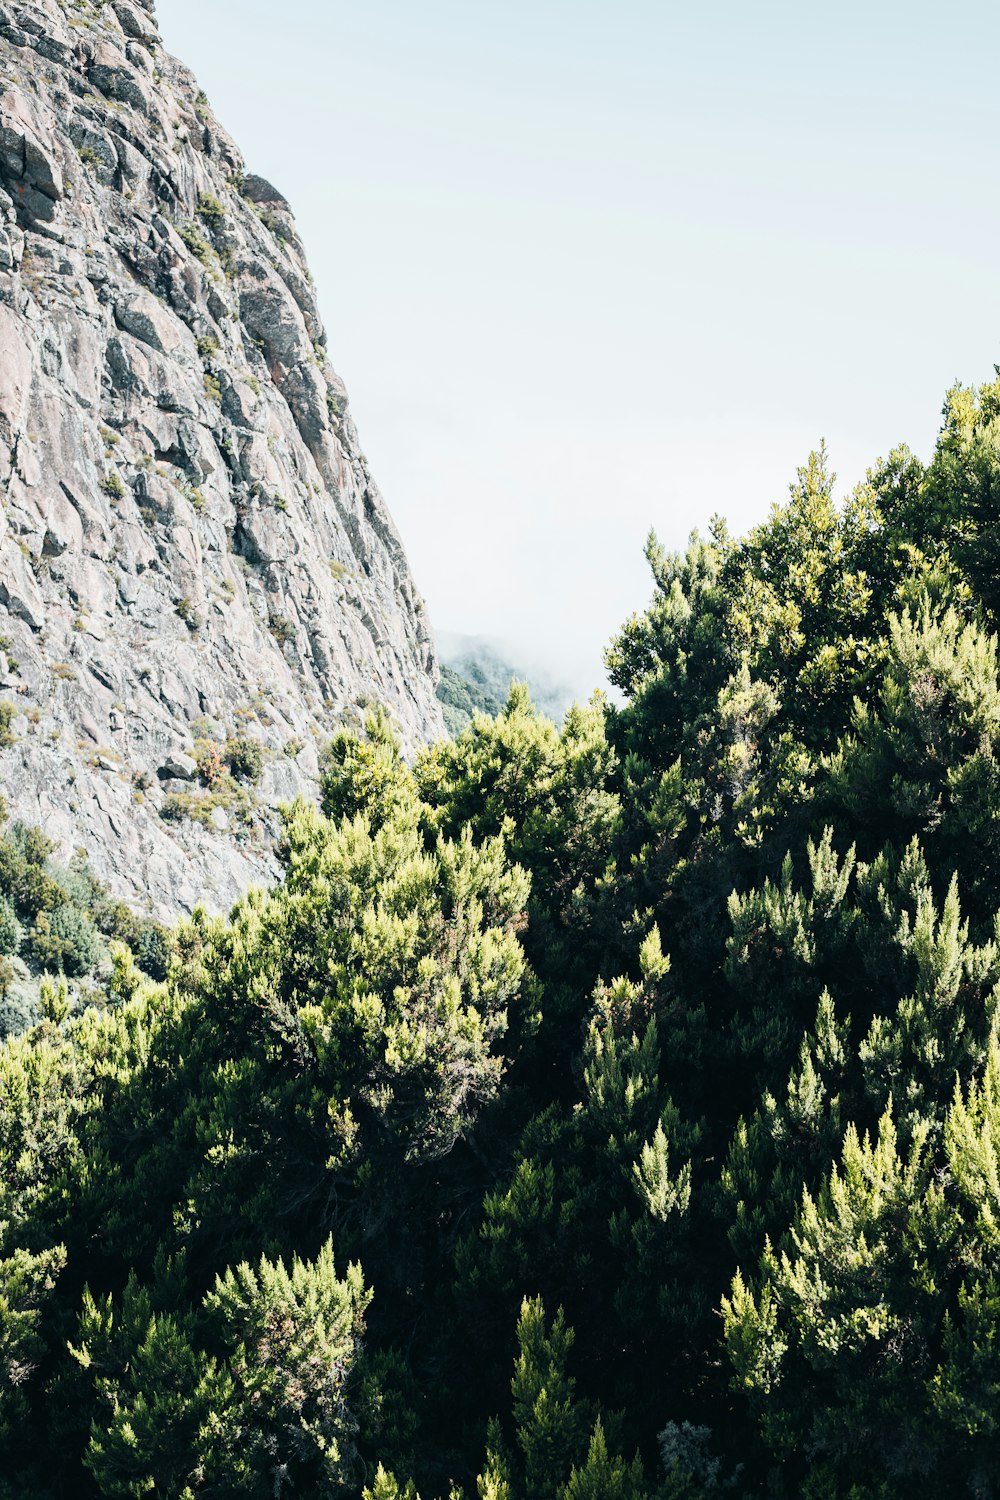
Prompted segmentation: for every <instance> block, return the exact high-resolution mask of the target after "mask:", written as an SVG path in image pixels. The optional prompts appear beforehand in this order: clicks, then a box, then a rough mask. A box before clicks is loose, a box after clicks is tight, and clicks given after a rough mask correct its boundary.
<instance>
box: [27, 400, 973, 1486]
mask: <svg viewBox="0 0 1000 1500" xmlns="http://www.w3.org/2000/svg"><path fill="white" fill-rule="evenodd" d="M832 485H833V480H832V476H831V475H830V473H829V472H828V469H827V466H826V460H825V456H824V454H823V453H822V452H820V453H817V454H813V455H812V456H811V457H810V458H809V460H808V462H807V463H806V465H805V466H804V467H803V468H802V469H801V470H800V471H799V474H798V476H797V479H796V481H795V483H794V484H793V485H792V487H791V493H790V496H789V498H788V500H787V501H786V502H785V503H784V504H783V505H780V506H777V507H776V508H775V509H774V511H773V513H772V515H771V516H770V518H769V519H768V520H767V521H766V522H765V523H764V524H762V525H761V526H759V527H757V528H755V529H754V530H753V531H751V532H750V533H749V535H747V536H746V537H744V538H742V539H736V538H734V537H731V536H730V535H729V533H728V532H727V530H726V528H725V526H724V525H723V524H722V523H721V522H716V523H713V526H712V528H711V531H710V533H709V535H708V536H706V537H695V538H694V539H692V541H691V544H690V546H689V548H688V550H687V552H686V553H685V554H684V555H682V556H668V555H666V554H665V553H664V552H663V551H662V550H661V548H660V547H659V546H658V545H657V543H656V541H655V540H654V539H651V540H650V543H649V547H648V557H649V563H650V567H651V570H652V574H653V579H654V585H655V587H654V594H653V599H652V602H651V604H650V605H649V607H648V609H647V610H646V611H645V612H644V613H642V614H638V615H636V616H634V617H633V618H632V619H630V620H629V621H628V622H627V623H626V624H625V625H624V627H623V629H622V631H621V633H620V635H619V636H618V638H617V639H616V640H615V641H614V642H613V643H612V645H611V647H610V648H609V652H608V663H609V669H610V673H611V678H612V681H613V682H614V684H615V686H616V687H617V688H618V689H619V690H620V692H621V694H622V703H621V705H620V706H611V705H609V704H606V703H605V702H604V701H603V700H601V699H600V698H597V699H595V700H594V701H593V702H592V703H591V704H590V705H589V706H588V707H585V708H574V709H572V710H570V712H569V713H568V714H567V715H566V717H565V721H564V723H563V725H562V728H561V729H560V730H557V729H556V728H555V727H554V726H553V724H552V723H551V722H549V721H548V720H546V719H545V718H544V717H542V716H540V715H539V714H538V713H536V711H535V710H534V708H533V707H532V704H531V702H530V700H529V698H528V695H527V691H526V690H525V689H522V688H519V687H517V686H515V687H514V688H512V690H511V693H510V697H509V699H508V701H507V703H506V705H505V707H504V708H503V710H502V712H500V713H499V714H498V715H497V716H496V717H495V718H493V719H490V718H487V717H485V716H483V715H477V716H476V717H475V718H474V719H473V722H472V724H471V725H470V726H469V727H468V728H467V729H465V730H464V731H463V732H462V733H461V734H460V735H459V736H458V737H457V738H456V739H454V740H452V741H450V742H442V743H439V744H438V745H436V746H435V747H433V748H432V749H430V750H427V751H426V752H424V753H423V754H422V755H421V756H420V757H419V758H418V759H417V761H416V763H415V764H414V765H413V766H412V767H410V766H408V765H407V764H406V763H405V762H404V761H403V759H402V758H401V757H400V754H399V751H398V748H397V745H396V742H395V740H394V738H393V735H392V732H391V729H390V727H389V725H388V723H387V722H386V720H385V719H384V718H382V717H381V716H379V715H378V714H372V715H371V716H370V717H369V720H368V726H367V732H366V734H365V735H363V736H361V737H354V736H351V735H348V734H346V733H345V734H342V735H341V736H339V737H338V738H337V739H336V740H335V741H334V742H333V744H332V745H331V746H330V748H329V751H328V753H327V756H326V760H325V766H324V772H323V783H322V785H323V793H322V806H321V807H320V808H316V807H313V806H310V805H306V804H305V803H303V802H300V803H297V804H296V805H295V806H294V807H293V808H291V809H290V810H289V812H288V814H287V818H286V835H285V843H284V848H283V862H284V869H285V876H284V881H283V883H282V884H281V885H280V886H279V887H278V888H276V889H274V890H272V891H270V892H268V893H266V894H262V893H252V894H251V895H249V896H247V897H246V898H245V899H244V900H243V901H241V902H240V903H239V904H238V905H237V906H236V908H235V909H234V911H233V913H232V915H231V917H230V919H229V920H227V921H221V920H214V919H208V918H206V917H203V916H201V915H196V916H195V917H194V919H192V920H190V921H187V922H185V923H184V924H182V926H181V927H180V928H179V929H178V931H177V932H176V934H174V935H173V936H172V938H171V940H170V943H169V944H165V945H164V948H165V952H166V960H165V961H166V962H167V964H168V967H167V969H166V972H165V976H164V977H161V978H159V979H158V980H157V979H155V978H150V977H149V972H147V973H143V972H142V971H141V968H140V965H139V963H138V962H137V955H135V954H133V951H132V949H131V948H130V947H129V946H128V939H129V934H127V933H125V934H124V935H123V938H118V939H113V940H112V941H111V944H110V950H109V951H110V957H109V960H108V961H109V963H110V964H111V965H112V971H111V973H110V976H109V977H108V978H107V980H106V981H105V982H104V984H103V1006H96V1005H89V1006H86V1008H84V1007H83V1005H82V1004H77V1005H76V1006H75V1007H74V1006H73V1005H72V1004H71V997H70V995H69V993H68V991H67V990H66V988H65V986H64V985H62V986H61V985H60V984H59V983H57V982H55V981H53V982H51V983H48V984H47V985H46V986H45V988H44V991H43V994H42V1006H43V1010H44V1014H43V1017H42V1019H41V1020H40V1022H39V1023H38V1024H37V1025H35V1026H34V1027H33V1029H31V1030H29V1031H26V1032H25V1033H24V1034H23V1035H21V1036H19V1037H14V1038H12V1039H10V1040H9V1041H8V1042H7V1044H6V1046H5V1048H4V1049H3V1050H2V1051H0V1161H2V1174H0V1226H2V1229H0V1378H2V1382H3V1383H2V1386H0V1391H2V1394H0V1445H2V1451H3V1455H4V1462H3V1464H2V1465H0V1473H2V1478H0V1495H3V1496H4V1497H7V1500H14V1497H17V1500H25V1497H28V1500H47V1497H57V1496H59V1497H62V1496H73V1497H89V1496H108V1497H143V1496H156V1497H157V1500H160V1497H164V1500H165V1497H177V1500H181V1497H183V1500H195V1497H197V1500H202V1497H221V1496H241V1497H260V1500H265V1497H273V1496H282V1497H292V1496H302V1497H325V1496H329V1497H334V1496H359V1497H360V1496H361V1495H364V1496H365V1497H366V1500H417V1497H418V1496H422V1497H423V1500H435V1497H440V1500H448V1497H451V1500H455V1497H457V1496H458V1495H461V1496H464V1497H465V1500H474V1497H479V1500H644V1497H648V1500H702V1497H709V1496H716V1495H722V1494H731V1495H734V1496H743V1497H759V1500H765V1497H773V1500H781V1497H786V1500H792V1497H799V1496H804V1497H808V1500H893V1497H897V1496H899V1497H903V1496H906V1497H911V1496H914V1495H928V1496H930V1495H934V1496H943V1497H965V1496H989V1495H993V1494H996V1493H997V1492H998V1488H1000V1433H998V1424H1000V1402H998V1398H1000V1339H998V1336H997V1320H998V1316H1000V1041H998V1025H1000V1008H998V1000H1000V862H998V854H1000V675H998V674H1000V668H998V660H997V639H996V633H995V632H996V630H997V618H998V611H1000V513H998V503H1000V380H998V381H997V382H996V383H994V384H991V385H988V386H986V387H984V388H983V389H981V390H978V391H977V390H969V389H963V388H959V389H955V390H953V391H952V392H951V393H950V394H949V396H948V398H947V402H946V405H945V411H944V422H943V427H942V431H941V435H940V439H939V442H938V444H937V448H936V451H935V453H934V456H933V458H932V459H931V461H930V463H929V464H928V465H927V466H925V465H923V464H922V463H921V462H919V461H918V460H917V459H916V458H915V457H914V456H913V455H911V454H910V453H909V452H907V451H906V450H903V449H901V450H898V451H896V452H894V453H892V454H891V455H890V456H889V458H888V459H887V460H885V461H884V462H880V463H879V464H878V465H877V466H876V467H875V468H873V469H872V471H871V472H870V474H869V475H868V478H867V480H866V481H865V483H864V484H862V485H861V486H860V487H859V489H858V490H857V491H856V492H855V494H854V495H853V496H851V498H850V499H849V500H848V501H847V503H846V504H845V505H843V506H842V507H838V506H836V505H835V504H834V502H833V499H832ZM123 939H124V940H123Z"/></svg>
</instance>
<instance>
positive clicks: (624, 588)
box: [158, 0, 1000, 688]
mask: <svg viewBox="0 0 1000 1500" xmlns="http://www.w3.org/2000/svg"><path fill="white" fill-rule="evenodd" d="M158 11H159V17H160V22H161V26H162V30H163V33H164V37H165V40H166V42H167V45H168V46H169V47H170V48H171V50H173V51H174V52H176V53H178V55H180V56H181V57H183V58H184V60H185V61H186V62H187V63H189V64H190V66H192V67H193V68H194V70H195V72H196V73H197V74H198V76H199V79H200V81H201V84H202V86H203V87H204V88H205V90H206V92H207V93H208V95H209V98H210V99H211V101H212V104H213V107H214V108H215V110H216V113H217V114H218V116H219V118H220V120H221V121H222V122H223V124H224V125H226V127H227V128H228V129H229V130H230V131H231V132H232V134H233V135H234V136H235V137H236V139H237V141H238V142H239V145H240V147H241V149H242V150H243V152H244V154H245V157H246V161H247V166H248V169H249V170H251V171H254V172H258V173H260V174H262V175H263V176H265V177H267V178H269V179H270V180H271V181H273V182H274V183H275V184H276V186H277V187H279V188H280V190H281V191H282V192H283V193H284V194H285V195H286V196H287V197H288V199H289V200H290V202H291V204H292V207H293V209H294V210H295V213H296V217H297V219H298V223H299V228H300V231H301V233H302V236H303V239H304V241H305V244H306V249H307V251H308V254H309V258H310V263H311V266H312V269H313V272H314V274H315V277H316V281H317V284H318V288H319V293H320V304H321V307H322V310H323V315H324V318H325V321H326V325H327V330H328V334H329V341H330V351H331V356H332V359H333V363H334V365H335V367H336V368H337V370H338V371H339V373H340V374H341V375H342V376H343V377H344V379H345V381H346V382H347V386H348V389H349V391H350V393H351V401H352V407H353V411H354V415H355V418H356V421H357V423H358V427H359V430H360V433H361V439H362V443H363V445H364V448H365V452H366V453H367V455H368V457H369V459H370V461H371V463H372V466H373V468H374V471H375V474H376V477H377V479H378V481H379V483H380V485H381V488H382V489H383V491H384V493H385V496H386V499H387V501H388V503H389V507H390V509H391V511H392V513H393V515H394V517H395V519H396V522H397V524H398V525H399V527H400V530H401V531H402V534H403V538H404V541H405V543H406V546H407V550H408V552H409V555H410V559H411V562H412V564H413V568H414V572H415V574H416V577H417V582H418V585H419V586H420V588H421V589H422V591H423V593H424V595H425V597H426V599H427V602H428V606H429V609H430V613H431V618H432V620H433V621H434V622H435V624H436V625H437V626H438V628H439V629H440V630H442V631H446V630H451V631H462V632H466V633H472V634H486V635H491V636H496V637H500V638H503V639H506V640H507V641H509V642H510V643H512V645H513V646H514V648H515V649H517V650H518V651H519V652H520V653H521V654H522V658H523V659H524V660H525V661H526V662H528V663H529V664H530V663H531V662H532V661H534V660H535V659H538V660H541V661H543V662H546V663H548V664H549V665H550V666H551V667H552V668H553V670H555V671H556V672H557V673H559V672H560V671H561V672H562V674H563V675H564V676H566V677H568V678H570V679H571V680H572V681H573V683H574V684H575V685H578V686H580V687H582V688H586V687H589V686H590V685H591V684H595V683H596V682H598V681H599V680H600V678H601V675H602V673H601V665H600V657H601V651H602V648H603V646H604V645H605V644H606V642H607V640H608V638H609V637H610V635H611V634H612V632H613V631H614V630H615V628H616V626H617V625H618V624H620V623H621V621H622V620H623V619H624V618H625V616H626V615H628V614H629V613H630V612H631V611H632V610H634V609H638V608H641V607H642V606H643V605H644V604H645V602H646V600H647V598H648V594H649V586H648V579H647V574H646V569H645V562H644V560H643V557H642V544H643V540H644V538H645V535H646V532H647V531H648V529H649V527H650V526H651V525H652V526H654V527H655V528H656V530H657V532H658V533H659V535H660V537H661V538H662V539H663V540H664V541H666V542H667V543H669V544H670V545H672V546H680V545H682V544H683V542H684V540H685V538H686V536H687V534H688V532H689V531H690V530H691V528H692V527H694V526H700V527H704V526H705V524H706V523H707V521H708V519H709V517H710V516H711V515H712V513H713V512H715V511H722V512H724V513H725V514H726V515H728V516H729V518H730V520H731V521H732V522H733V523H734V525H735V526H736V527H738V528H740V529H742V528H744V527H745V526H747V525H748V524H750V523H752V522H753V521H755V520H756V519H758V518H760V517H761V516H763V515H764V514H765V513H766V510H767V508H768V506H769V505H770V503H771V502H772V501H773V500H774V499H777V498H781V497H783V496H784V494H785V493H786V489H787V485H788V483H789V481H790V479H791V478H792V477H793V474H794V470H795V467H796V466H797V465H798V464H799V463H801V462H802V461H803V460H804V458H805V456H806V454H807V452H808V451H809V449H810V448H811V447H814V446H815V445H816V444H817V443H818V442H819V440H820V438H822V437H824V436H825V438H826V440H827V443H828V445H829V448H830V450H831V453H832V457H833V461H834V466H835V468H836V469H837V471H838V473H839V474H840V477H841V484H840V486H839V488H840V489H841V490H842V491H843V490H845V489H847V488H849V487H850V486H851V485H853V484H854V483H855V482H856V481H857V480H858V479H859V478H860V477H862V475H863V473H864V470H865V468H866V467H867V466H868V464H869V463H870V462H871V461H872V460H873V459H874V458H875V457H876V456H877V455H878V454H880V453H882V452H885V451H886V450H887V449H889V448H890V447H892V446H894V445H895V444H896V443H898V442H901V441H906V442H908V443H909V444H910V445H911V447H913V448H915V449H916V450H917V452H918V453H920V454H922V455H926V454H927V453H928V452H929V450H930V448H931V445H932V443H933V440H934V435H935V433H936V430H937V426H938V418H939V413H940V406H941V400H942V397H943V394H944V391H945V389H946V387H947V386H948V385H949V384H950V383H951V382H952V381H953V380H954V379H955V378H961V379H963V380H969V381H972V380H983V379H986V378H987V377H988V376H990V375H991V374H992V370H993V363H994V361H995V360H1000V339H998V323H1000V319H998V312H1000V251H998V244H1000V236H998V229H1000V181H998V179H1000V166H998V161H997V155H998V153H997V145H998V140H997V137H998V128H997V127H998V100H1000V88H998V84H997V74H998V43H1000V12H998V11H997V10H996V8H995V6H994V5H988V4H985V3H984V4H962V3H956V4H952V5H951V6H949V7H944V6H942V5H940V4H938V5H935V6H933V7H932V6H929V5H920V4H919V3H918V4H909V5H906V6H904V5H899V4H896V5H888V4H883V3H879V0H869V3H867V4H854V3H844V0H838V3H837V4H836V5H832V4H828V5H822V6H821V5H818V4H817V5H803V4H802V3H801V0H797V3H794V4H793V3H788V4H767V3H757V4H754V5H752V6H751V5H747V4H746V3H745V0H743V3H734V0H716V3H715V4H713V5H710V6H709V5H692V4H691V3H690V0H686V3H685V4H683V5H681V4H676V3H672V0H661V3H658V4H654V3H650V0H616V3H614V4H612V3H610V0H607V3H605V0H602V3H595V0H530V3H528V0H503V3H497V0H492V3H490V4H485V3H482V0H421V3H419V4H417V3H415V0H354V3H347V0H282V3H278V0H158Z"/></svg>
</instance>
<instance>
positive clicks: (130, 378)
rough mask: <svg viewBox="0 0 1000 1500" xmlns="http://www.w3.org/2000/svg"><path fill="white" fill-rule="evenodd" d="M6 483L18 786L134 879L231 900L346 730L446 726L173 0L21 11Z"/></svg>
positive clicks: (370, 494) (77, 844)
mask: <svg viewBox="0 0 1000 1500" xmlns="http://www.w3.org/2000/svg"><path fill="white" fill-rule="evenodd" d="M0 488H2V501H3V503H2V508H0V636H2V641H0V682H2V692H3V696H4V697H5V698H6V699H7V700H8V701H10V702H11V703H12V704H13V705H14V707H15V709H16V710H17V713H16V715H15V717H14V719H13V723H12V728H13V733H14V743H13V744H12V745H10V746H9V747H8V748H6V749H4V750H3V751H2V753H0V785H2V789H3V792H4V795H5V797H6V798H7V802H8V805H9V809H10V813H11V816H13V817H19V818H22V819H25V820H27V821H30V822H32V823H37V824H39V825H41V827H42V828H43V829H45V831H46V832H47V833H49V834H50V835H51V836H52V837H54V838H55V839H56V840H57V842H58V844H59V845H60V847H61V848H62V850H63V852H64V853H67V854H68V853H70V852H71V851H72V850H74V849H76V848H83V849H84V850H86V852H87V854H88V856H89V857H90V859H91V861H92V864H93V866H94V868H95V870H96V872H97V873H98V875H99V876H100V877H101V878H103V879H104V880H105V881H106V882H107V884H108V885H109V886H110V887H111V889H112V890H113V891H114V892H115V893H116V894H118V895H120V896H122V897H125V898H126V899H129V900H131V901H133V902H134V903H136V904H137V905H140V906H144V907H148V908H149V909H151V910H153V911H155V912H157V913H158V914H160V915H161V916H167V917H169V916H172V915H175V914H176V913H177V912H178V911H179V910H186V909H191V908H193V907H194V906H195V905H196V904H204V905H206V906H208V907H209V908H214V909H225V908H226V907H227V906H228V905H229V904H230V903H231V901H232V900H233V899H235V897H236V896H237V895H238V894H239V893H240V892H241V891H242V890H244V889H245V888H247V886H249V885H250V884H253V883H259V882H262V881H268V880H271V879H273V878H274V876H275V873H276V864H275V858H274V853H273V849H274V843H275V839H276V837H277V836H278V833H279V830H280V819H279V816H278V814H277V811H276V809H277V807H278V805H279V804H280V803H282V802H284V801H287V800H289V799H290V798H292V797H294V796H295V795H297V794H299V793H304V794H307V795H311V794H313V793H314V792H315V786H316V776H317V770H318V754H319V749H320V747H321V746H322V743H323V742H324V740H325V739H326V738H327V737H328V736H329V735H330V734H331V733H332V732H333V731H334V730H335V728H336V727H337V726H338V725H339V724H342V723H345V722H347V723H356V722H358V721H359V720H360V718H361V716H362V714H363V712H364V708H365V705H366V704H368V703H370V702H379V703H382V704H384V705H385V706H386V708H387V709H388V710H389V712H390V714H391V716H392V717H393V719H394V720H395V722H396V724H397V726H398V728H399V732H400V735H401V738H402V740H403V743H404V746H405V747H406V749H407V750H408V751H411V752H412V751H413V750H414V749H415V748H416V747H417V746H418V745H419V744H420V743H422V742H425V741H427V740H430V739H433V738H434V737H436V736H437V735H438V734H440V733H441V728H442V726H441V720H440V716H439V715H440V709H439V705H438V703H437V701H436V699H435V696H434V688H435V683H436V680H437V673H438V669H437V662H436V656H435V648H434V642H433V638H432V635H431V631H430V627H429V624H428V620H427V616H426V612H425V609H424V605H423V602H422V600H421V598H420V596H419V594H418V592H417V590H416V587H415V585H414V582H413V579H412V577H411V574H410V570H409V567H408V564H407V560H406V555H405V552H404V550H403V546H402V543H401V541H400V538H399V536H398V534H397V532H396V529H395V527H394V525H393V523H392V520H391V518H390V516H389V513H388V510H387V509H386V506H385V503H384V501H383V499H382V497H381V495H380V494H379V491H378V489H377V487H376V485H375V482H374V480H373V478H372V476H371V473H370V472H369V469H368V465H367V463H366V461H365V458H364V455H363V453H362V451H361V448H360V446H359V442H358V436H357V432H356V430H355V427H354V423H353V421H352V419H351V415H350V409H349V406H348V402H347V394H346V391H345V388H344V385H343V382H342V381H341V380H340V379H339V377H338V376H337V375H336V374H335V373H334V371H333V370H332V368H331V366H330V363H329V361H328V358H327V354H326V336H325V333H324V330H323V326H322V323H321V320H320V317H319V312H318V310H317V306H316V301H315V297H314V295H313V289H312V280H311V277H310V274H309V270H308V267H307V264H306V260H305V256H304V253H303V249H302V246H301V244H300V242H299V238H298V235H297V233H296V229H295V223H294V219H293V218H292V215H291V211H290V209H289V207H288V204H287V203H286V202H285V200H284V198H283V197H282V196H281V194H280V191H279V190H278V189H277V188H275V187H272V186H271V184H269V183H267V182H265V181H264V180H263V179H262V178H260V177H254V176H250V175H247V174H246V173H245V171H244V164H243V161H242V158H241V156H240V153H239V151H238V149H237V147H236V146H235V144H234V143H233V141H232V140H231V139H230V137H229V136H228V135H227V134H226V133H225V131H224V130H223V129H222V128H221V127H220V126H219V125H218V123H217V122H216V120H215V119H214V117H213V115H212V112H211V110H210V108H209V106H208V103H207V101H206V99H205V96H204V94H202V93H201V92H200V91H199V89H198V86H197V84H196V82H195V80H194V79H193V78H192V76H191V74H190V73H189V72H188V71H187V69H186V68H184V67H183V66H182V64H180V63H179V62H177V61H176V60H175V59H174V58H172V57H171V56H169V55H168V54H167V53H166V52H165V51H164V49H163V47H162V45H161V43H160V40H159V36H158V33H157V29H156V23H155V12H154V7H153V5H152V3H151V0H149V3H147V0H110V3H106V4H103V5H94V4H91V3H88V0H30V3H29V0H23V3H22V0H0ZM248 736H249V737H251V738H256V739H257V740H258V741H259V742H260V745H261V748H262V751H263V756H264V770H263V775H262V777H261V779H260V782H259V784H258V786H257V787H256V789H255V790H253V791H251V790H250V789H249V788H247V787H242V788H241V789H240V796H239V798H238V799H237V798H230V800H229V801H228V802H227V799H226V797H225V796H220V795H219V786H220V785H223V784H224V785H226V786H228V787H229V788H230V791H231V790H232V786H231V783H230V782H228V781H226V782H224V783H220V782H219V781H218V779H217V762H218V763H221V764H222V766H223V768H224V765H225V755H226V746H227V742H231V741H233V740H234V739H237V738H246V737H248ZM213 778H216V779H215V780H213Z"/></svg>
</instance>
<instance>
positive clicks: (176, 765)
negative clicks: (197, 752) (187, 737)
mask: <svg viewBox="0 0 1000 1500" xmlns="http://www.w3.org/2000/svg"><path fill="white" fill-rule="evenodd" d="M160 770H161V771H162V772H164V774H165V775H167V776H176V777H177V778H178V780H179V781H193V780H194V778H195V777H196V776H197V774H198V762H197V761H196V760H195V759H194V758H193V757H192V756H190V755H185V754H184V752H183V750H175V751H174V752H173V753H172V754H171V755H168V756H167V758H166V760H165V761H164V762H163V765H162V766H161V767H160Z"/></svg>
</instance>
